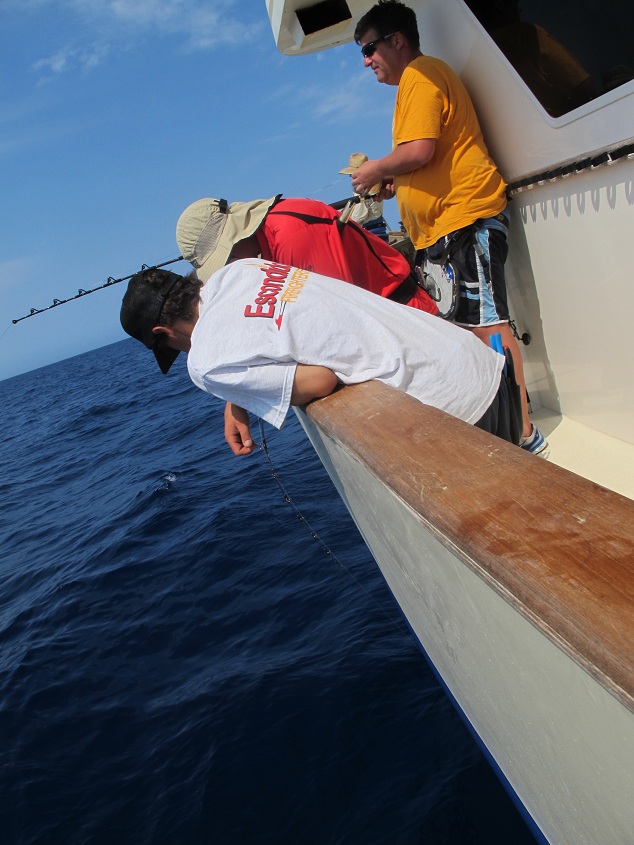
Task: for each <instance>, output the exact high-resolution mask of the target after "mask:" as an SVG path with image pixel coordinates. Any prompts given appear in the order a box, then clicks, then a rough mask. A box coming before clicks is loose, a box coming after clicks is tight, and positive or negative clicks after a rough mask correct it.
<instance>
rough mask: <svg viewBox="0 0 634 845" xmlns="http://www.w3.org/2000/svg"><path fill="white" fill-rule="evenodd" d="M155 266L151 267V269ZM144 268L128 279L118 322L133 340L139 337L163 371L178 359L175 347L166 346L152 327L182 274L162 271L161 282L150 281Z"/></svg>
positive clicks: (159, 317)
mask: <svg viewBox="0 0 634 845" xmlns="http://www.w3.org/2000/svg"><path fill="white" fill-rule="evenodd" d="M150 269H154V268H150ZM147 272H148V271H147V270H141V272H140V273H136V274H135V275H134V276H132V278H131V279H130V281H129V282H128V289H127V291H126V292H125V296H124V297H123V302H122V303H121V325H122V326H123V328H124V330H125V331H126V332H127V333H128V334H129V335H130V336H131V337H133V338H135V339H136V340H140V341H141V343H143V344H144V345H145V346H147V348H148V349H151V350H152V352H153V353H154V357H155V358H156V361H157V363H158V365H159V367H160V370H161V372H162V373H163V374H166V373H167V372H168V370H169V368H170V367H171V366H172V364H173V363H174V361H175V360H176V359H177V358H178V350H177V349H170V348H169V347H167V346H166V345H165V342H164V339H163V337H162V335H161V334H158V335H157V334H154V332H153V331H152V329H153V328H154V327H155V326H159V325H160V324H161V314H162V312H163V307H164V305H165V301H166V300H167V297H168V296H169V294H170V291H171V290H172V288H173V287H174V285H175V284H176V282H179V281H181V279H182V278H183V276H179V275H178V274H177V273H172V272H171V271H170V270H163V271H162V273H163V274H164V276H165V278H164V280H163V281H162V282H161V284H160V285H156V284H152V283H151V282H150V281H149V280H148V279H147V277H146V273H147Z"/></svg>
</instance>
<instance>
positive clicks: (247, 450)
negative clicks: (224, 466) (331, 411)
mask: <svg viewBox="0 0 634 845" xmlns="http://www.w3.org/2000/svg"><path fill="white" fill-rule="evenodd" d="M337 384H338V379H337V376H336V375H335V374H334V373H333V371H332V370H329V369H328V368H327V367H318V366H313V365H309V364H298V365H297V367H296V369H295V378H294V379H293V389H292V391H291V405H305V404H306V403H307V402H311V401H312V400H313V399H321V398H322V397H323V396H328V394H329V393H332V391H333V390H334V389H335V387H336V386H337ZM225 440H226V441H227V443H228V444H229V448H230V449H231V451H232V452H233V454H234V455H238V456H239V455H250V454H251V452H253V451H254V449H255V448H256V446H257V444H256V443H254V442H253V439H252V437H251V430H250V428H249V412H248V411H245V409H244V408H241V407H240V406H239V405H236V404H235V402H227V404H226V405H225Z"/></svg>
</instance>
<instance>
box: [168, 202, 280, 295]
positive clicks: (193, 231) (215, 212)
mask: <svg viewBox="0 0 634 845" xmlns="http://www.w3.org/2000/svg"><path fill="white" fill-rule="evenodd" d="M280 196H281V195H280V194H278V196H276V197H271V198H270V199H267V200H252V201H251V202H232V203H231V205H229V204H228V203H227V201H226V200H216V199H211V198H209V197H207V198H205V199H202V200H196V202H193V203H192V204H191V205H189V206H187V208H186V209H185V211H183V213H182V214H181V216H180V217H179V218H178V223H177V224H176V242H177V243H178V248H179V249H180V251H181V254H182V256H183V258H184V259H185V260H186V261H189V262H190V264H192V265H193V266H194V267H195V268H196V274H197V276H198V278H199V279H200V281H201V282H203V283H204V282H206V281H207V280H208V279H209V277H210V276H211V275H212V273H215V272H216V270H220V268H221V267H224V265H225V264H226V263H227V260H228V259H229V255H230V254H231V250H232V249H233V247H234V246H235V244H237V243H238V241H242V240H244V239H245V238H249V237H251V235H254V234H255V233H256V232H257V230H258V229H259V228H260V226H261V225H262V223H263V222H264V218H265V217H266V215H267V214H268V212H269V210H270V209H271V207H272V206H273V205H274V204H275V203H276V202H277V200H278V199H279V198H280Z"/></svg>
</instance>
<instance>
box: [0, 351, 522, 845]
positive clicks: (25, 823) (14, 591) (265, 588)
mask: <svg viewBox="0 0 634 845" xmlns="http://www.w3.org/2000/svg"><path fill="white" fill-rule="evenodd" d="M182 357H183V356H181V358H182ZM173 370H174V372H172V373H170V375H169V376H168V377H163V376H161V375H160V373H159V372H158V369H157V368H156V366H155V365H154V364H153V363H152V357H151V356H150V355H148V354H147V352H146V351H145V350H144V349H143V348H142V347H141V345H140V344H137V343H135V342H134V341H132V340H128V341H123V342H121V343H117V344H114V345H112V346H109V347H105V348H104V349H100V350H96V351H93V352H90V353H86V354H84V355H80V356H78V357H76V358H72V359H69V360H67V361H63V362H61V363H57V364H54V365H51V366H49V367H45V368H43V369H40V370H36V371H34V372H31V373H27V374H25V375H22V376H18V377H16V378H13V379H9V380H7V381H4V382H0V407H1V408H2V437H1V438H0V461H1V466H2V471H1V474H0V493H1V502H2V507H1V508H0V540H1V549H2V554H1V559H0V574H1V581H0V591H1V592H0V595H1V601H0V738H1V741H0V842H1V843H3V845H27V843H38V844H39V843H51V845H55V844H56V843H63V845H85V844H86V843H104V845H111V843H117V845H127V843H130V845H146V844H147V845H158V844H159V843H161V845H162V843H165V845H168V844H169V845H181V843H183V845H199V843H200V845H203V843H205V845H207V843H214V845H215V843H219V845H225V843H241V845H250V843H258V845H259V843H265V844H266V843H271V844H272V845H286V843H288V845H339V843H342V844H343V843H347V844H348V845H382V844H383V843H385V845H418V843H428V844H429V845H480V843H482V845H494V843H500V845H510V844H511V843H512V845H522V843H531V842H533V841H534V840H533V839H532V837H531V835H530V834H529V832H528V830H527V828H526V826H525V824H524V822H523V820H522V819H521V817H520V816H519V814H518V813H517V811H516V810H515V808H514V807H513V805H512V803H511V801H510V799H509V798H508V797H507V796H506V794H505V792H504V790H503V789H502V787H501V786H500V785H499V784H498V782H497V780H496V778H495V776H494V775H493V773H492V771H491V770H490V768H489V765H488V763H487V762H486V761H485V759H484V758H483V756H482V754H481V753H480V751H479V749H478V748H477V746H476V745H475V743H474V741H473V740H472V738H471V736H470V734H469V733H468V731H467V729H466V728H465V727H464V725H463V723H462V721H461V720H460V718H459V716H458V715H457V714H456V713H455V712H454V710H453V708H452V705H451V704H450V703H449V701H448V699H447V698H446V696H445V695H444V693H443V691H442V690H441V689H440V688H439V686H438V684H437V683H436V680H435V678H434V676H433V674H432V672H431V670H430V669H429V668H428V667H427V665H426V663H425V661H424V658H423V657H422V655H421V653H420V652H419V650H418V648H417V646H416V644H415V642H414V640H413V638H412V635H411V634H410V633H409V631H408V630H407V628H406V626H405V624H404V622H403V620H402V618H401V617H400V613H399V611H398V608H397V606H396V604H395V603H394V601H393V599H392V597H391V594H390V593H389V591H388V589H387V587H386V586H385V584H384V582H383V580H382V577H381V575H380V573H379V571H378V569H377V567H376V565H375V564H374V562H373V560H372V558H371V557H370V555H369V553H368V552H367V550H366V548H365V546H364V544H363V542H362V541H361V539H360V537H359V535H358V533H357V531H356V529H355V527H354V525H353V523H352V521H351V519H350V518H349V516H348V515H347V512H346V511H345V509H344V507H343V505H342V504H341V502H340V500H339V499H338V497H337V495H336V493H335V491H334V488H333V487H332V485H331V483H330V481H329V479H328V477H327V476H326V474H325V471H324V470H323V468H322V467H321V464H320V463H319V462H318V460H317V458H316V457H315V455H314V453H313V452H312V449H311V447H310V445H309V444H308V443H307V441H306V440H305V438H304V436H303V434H302V431H301V428H300V426H299V424H298V423H297V421H296V419H295V417H294V415H291V417H290V418H289V422H288V424H287V426H286V427H285V428H284V429H283V430H282V431H281V432H276V431H274V430H273V429H271V428H269V427H267V428H266V437H267V442H268V448H269V454H270V458H271V461H272V462H273V464H274V466H275V468H276V471H277V474H278V476H279V479H280V481H281V483H282V485H283V487H284V490H285V491H286V494H287V497H288V498H290V499H291V500H292V504H291V503H289V502H288V501H287V500H286V499H285V496H284V495H283V492H282V490H281V488H280V485H279V483H278V481H277V480H276V479H275V478H274V477H273V475H272V473H271V467H270V465H269V461H268V460H267V456H266V454H265V453H264V452H263V451H259V452H257V453H255V454H254V455H252V456H250V457H247V458H243V459H236V458H234V457H233V456H232V455H231V453H230V452H229V450H228V448H227V447H226V445H225V444H224V441H223V438H222V415H221V404H220V403H219V402H217V401H216V400H213V399H210V398H209V397H206V396H204V395H203V394H202V393H201V392H200V391H198V390H197V389H196V388H195V387H193V385H191V383H190V382H189V379H188V378H187V374H186V369H185V366H184V362H183V361H179V362H177V365H175V367H174V368H173ZM256 433H259V432H257V428H256ZM292 505H294V507H293V506H292ZM297 510H299V512H301V514H302V515H303V516H304V518H305V521H301V520H300V519H298V516H297ZM313 535H317V538H316V537H314V536H313ZM325 546H327V547H328V549H330V550H331V552H332V553H331V554H328V553H327V551H326V550H325Z"/></svg>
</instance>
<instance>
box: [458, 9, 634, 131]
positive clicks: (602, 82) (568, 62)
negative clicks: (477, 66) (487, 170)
mask: <svg viewBox="0 0 634 845" xmlns="http://www.w3.org/2000/svg"><path fill="white" fill-rule="evenodd" d="M465 2H466V4H467V6H469V8H470V9H471V11H472V12H473V13H474V14H475V15H476V17H477V18H478V20H479V21H480V23H481V24H482V25H483V26H484V28H485V29H486V30H487V32H488V33H489V34H490V35H491V37H492V38H493V40H494V41H495V42H496V44H497V45H498V46H499V48H500V49H501V50H502V52H503V53H504V55H505V56H506V57H507V59H508V60H509V61H510V62H511V64H512V65H513V66H514V67H515V69H516V70H517V72H518V73H519V74H520V76H521V77H522V78H523V80H524V81H525V82H526V84H527V85H528V87H529V88H530V89H531V91H532V92H533V93H534V94H535V96H536V97H537V99H538V100H539V102H540V103H541V104H542V105H543V107H544V108H545V109H546V111H547V112H548V113H549V114H551V115H552V116H553V117H559V116H560V115H562V114H566V113H567V112H569V111H572V110H573V109H575V108H577V107H578V106H580V105H582V104H583V103H587V102H588V101H589V100H593V99H594V98H595V97H599V96H600V95H601V94H604V93H605V92H606V91H610V90H612V89H613V88H617V87H618V86H619V85H623V84H625V83H626V82H629V80H630V79H634V35H633V33H634V2H633V0H576V2H574V3H573V2H570V0H559V2H553V0H522V2H521V4H520V3H519V2H518V0H465Z"/></svg>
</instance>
